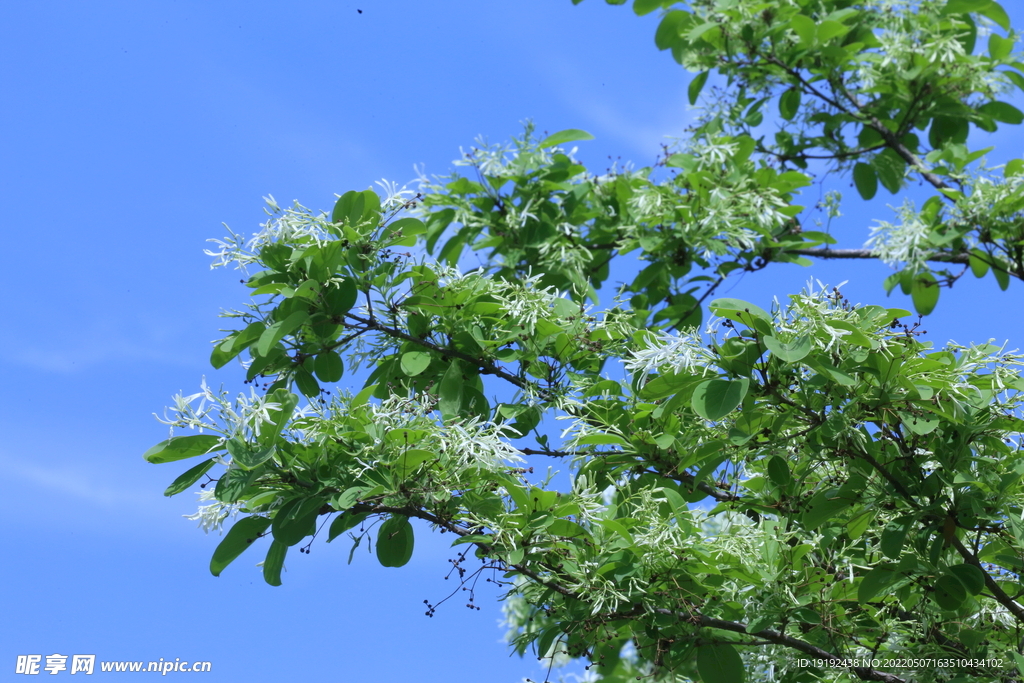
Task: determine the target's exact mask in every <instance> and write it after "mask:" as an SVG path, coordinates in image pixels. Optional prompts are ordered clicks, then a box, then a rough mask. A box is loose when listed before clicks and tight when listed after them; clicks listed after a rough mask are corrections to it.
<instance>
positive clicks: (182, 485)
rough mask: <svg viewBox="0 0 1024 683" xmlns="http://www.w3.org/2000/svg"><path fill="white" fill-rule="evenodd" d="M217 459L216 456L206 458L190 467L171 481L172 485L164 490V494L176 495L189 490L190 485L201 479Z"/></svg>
mask: <svg viewBox="0 0 1024 683" xmlns="http://www.w3.org/2000/svg"><path fill="white" fill-rule="evenodd" d="M216 461H217V459H216V458H210V459H209V460H204V461H203V462H201V463H199V464H198V465H196V466H195V467H193V468H191V469H189V470H188V471H187V472H185V473H184V474H182V475H181V476H180V477H178V478H177V479H175V480H174V481H173V482H171V485H170V486H168V487H167V489H166V490H165V491H164V495H165V496H174V495H177V494H179V493H181V492H182V491H186V490H188V487H190V486H192V484H194V483H196V482H197V481H199V478H200V477H201V476H203V475H204V474H206V473H207V472H209V471H210V468H211V467H213V465H214V463H215V462H216Z"/></svg>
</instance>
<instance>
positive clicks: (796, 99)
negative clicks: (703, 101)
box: [691, 88, 800, 121]
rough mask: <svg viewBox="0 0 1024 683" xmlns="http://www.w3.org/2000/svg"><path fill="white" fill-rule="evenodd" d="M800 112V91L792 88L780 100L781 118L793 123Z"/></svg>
mask: <svg viewBox="0 0 1024 683" xmlns="http://www.w3.org/2000/svg"><path fill="white" fill-rule="evenodd" d="M691 104H692V103H691ZM798 111H800V89H799V88H790V89H789V90H787V91H786V92H784V93H782V96H781V97H780V98H779V116H781V117H782V118H783V119H785V120H786V121H792V120H793V117H795V116H796V113H797V112H798Z"/></svg>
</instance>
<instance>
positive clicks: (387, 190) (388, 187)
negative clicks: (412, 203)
mask: <svg viewBox="0 0 1024 683" xmlns="http://www.w3.org/2000/svg"><path fill="white" fill-rule="evenodd" d="M374 182H375V183H376V184H377V185H380V187H381V189H382V190H384V200H383V201H382V202H381V203H380V204H381V208H382V209H383V210H384V211H390V210H392V209H398V208H401V207H403V206H405V204H406V202H408V201H409V200H410V199H412V198H413V197H414V196H416V193H415V192H413V191H412V190H407V189H406V188H405V185H402V189H398V183H396V182H394V181H391V180H388V179H387V178H381V179H380V180H377V181H374Z"/></svg>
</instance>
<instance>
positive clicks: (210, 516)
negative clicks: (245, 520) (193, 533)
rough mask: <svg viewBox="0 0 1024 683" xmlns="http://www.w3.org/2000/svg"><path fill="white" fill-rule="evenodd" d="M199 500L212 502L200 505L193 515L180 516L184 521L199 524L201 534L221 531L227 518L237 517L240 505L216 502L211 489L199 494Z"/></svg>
mask: <svg viewBox="0 0 1024 683" xmlns="http://www.w3.org/2000/svg"><path fill="white" fill-rule="evenodd" d="M199 500H200V501H205V500H212V501H214V502H213V503H211V504H210V505H200V506H199V510H198V511H197V512H196V513H195V514H194V515H182V517H184V518H185V519H191V520H192V521H197V522H199V528H200V529H202V530H203V533H207V534H208V533H210V532H211V531H222V528H221V526H222V525H223V523H224V520H225V519H227V518H228V517H237V516H238V511H239V510H240V509H241V507H242V503H222V502H220V501H219V500H217V498H216V495H215V494H214V491H213V489H206V490H203V491H200V492H199Z"/></svg>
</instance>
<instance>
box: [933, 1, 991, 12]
mask: <svg viewBox="0 0 1024 683" xmlns="http://www.w3.org/2000/svg"><path fill="white" fill-rule="evenodd" d="M991 1H992V0H947V2H946V6H945V7H944V8H943V10H942V14H944V15H948V14H967V13H969V12H980V11H981V10H982V9H984V8H985V7H987V6H988V4H989V3H990V2H991Z"/></svg>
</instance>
